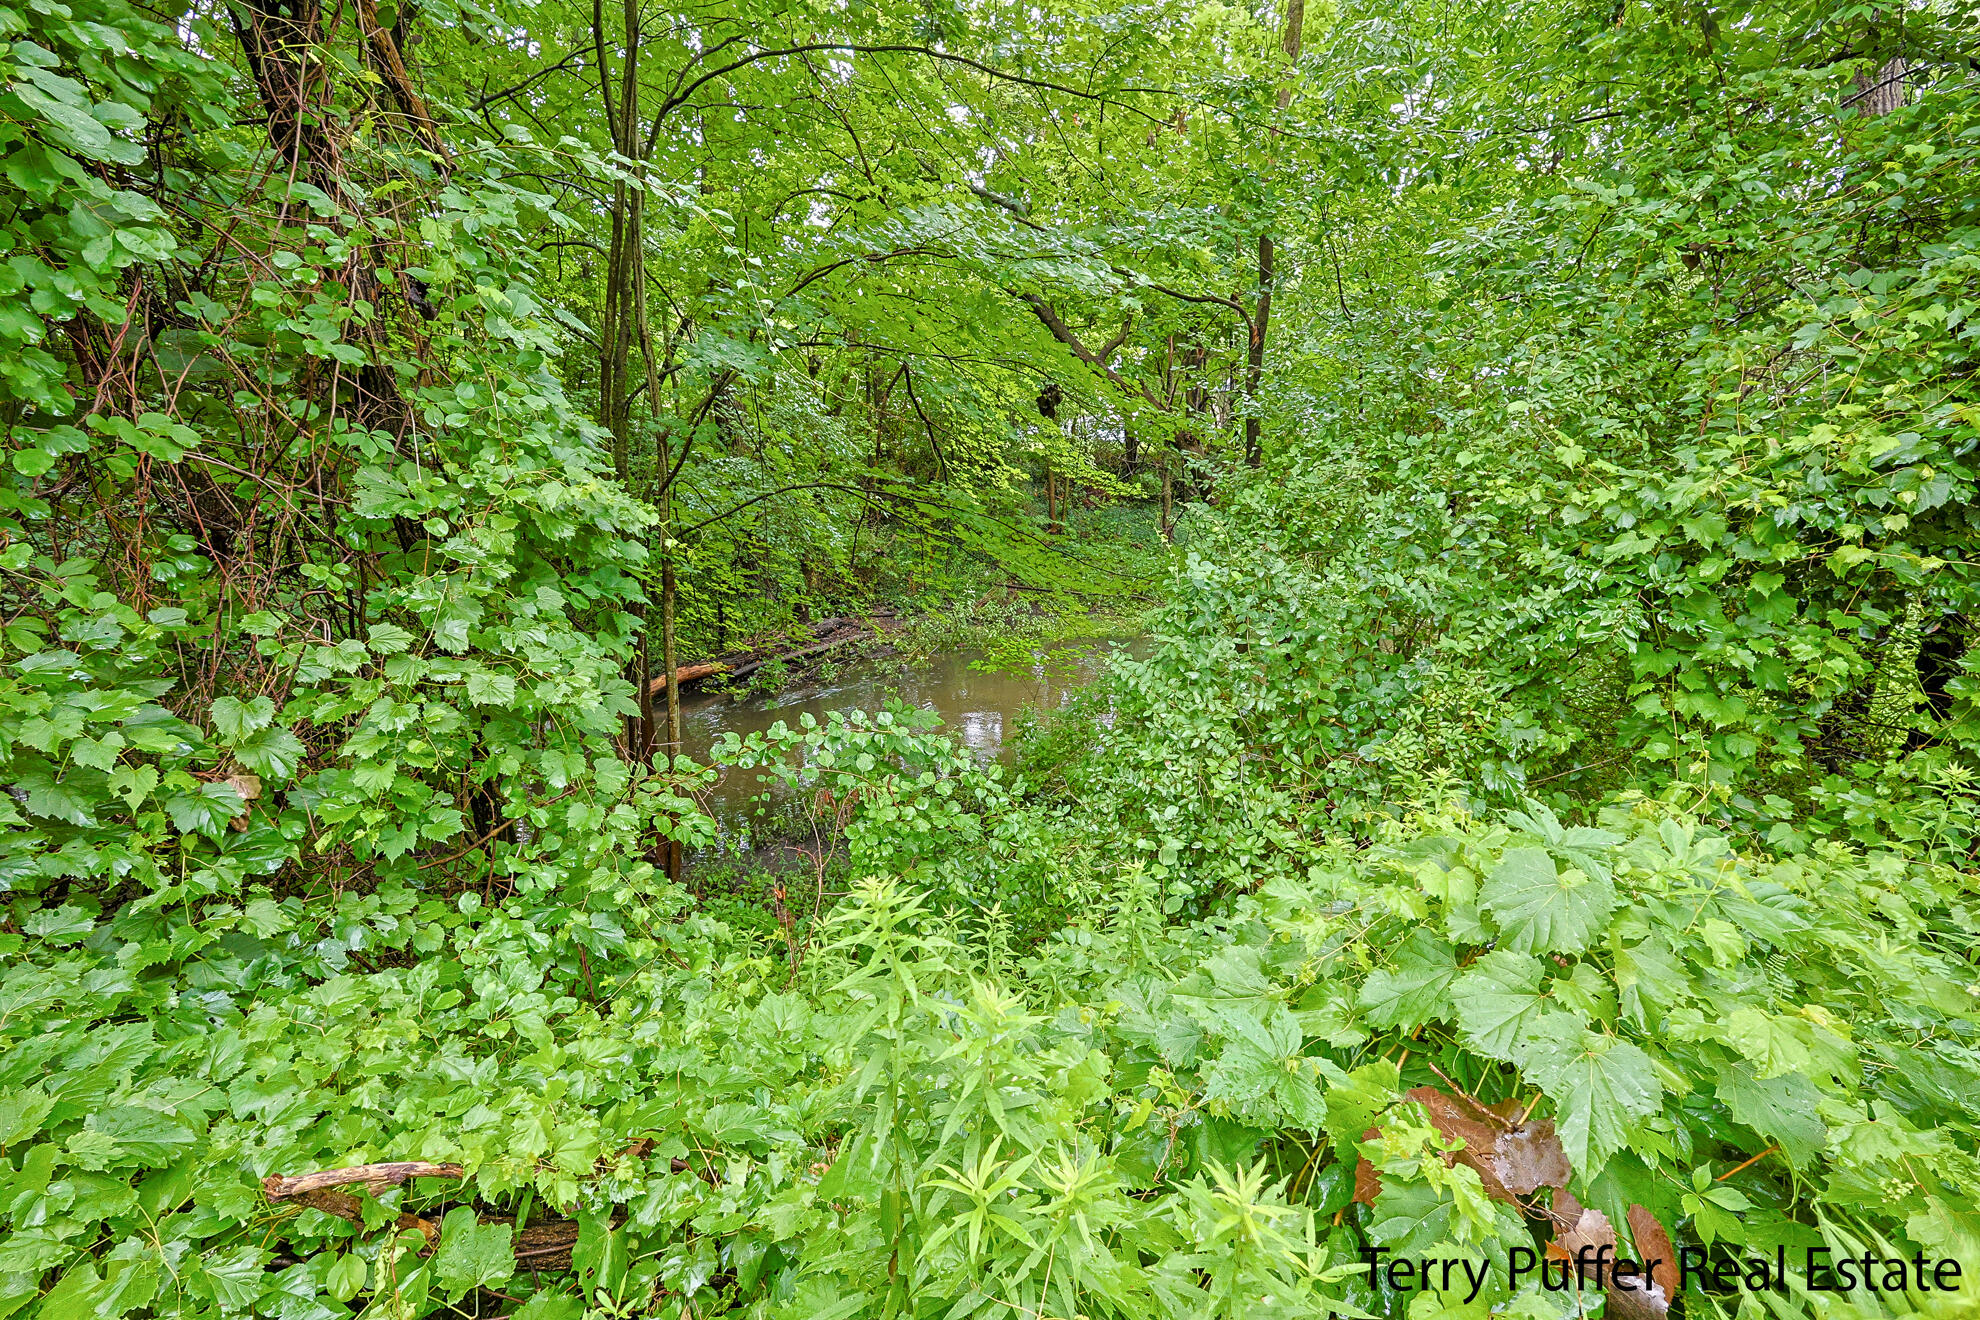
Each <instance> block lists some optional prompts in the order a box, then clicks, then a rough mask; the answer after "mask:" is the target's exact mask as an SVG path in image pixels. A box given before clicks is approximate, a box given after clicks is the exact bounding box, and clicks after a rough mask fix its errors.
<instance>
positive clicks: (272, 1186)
mask: <svg viewBox="0 0 1980 1320" xmlns="http://www.w3.org/2000/svg"><path fill="white" fill-rule="evenodd" d="M466 1176H467V1170H465V1169H463V1168H462V1167H461V1166H460V1165H458V1164H429V1163H427V1162H426V1161H425V1160H398V1161H395V1162H393V1163H390V1164H354V1165H352V1166H351V1167H350V1168H347V1169H320V1170H318V1171H317V1172H315V1173H305V1174H301V1175H299V1176H297V1177H294V1178H283V1177H279V1176H270V1177H267V1178H263V1179H262V1180H261V1187H262V1190H263V1191H265V1192H267V1193H268V1199H269V1200H271V1201H286V1200H289V1199H290V1198H292V1197H299V1196H301V1195H303V1194H304V1193H306V1192H320V1191H322V1190H323V1189H324V1188H326V1187H347V1186H349V1185H350V1184H352V1183H363V1184H364V1185H365V1187H366V1188H367V1189H368V1190H370V1191H372V1192H374V1193H376V1192H378V1191H381V1190H383V1189H384V1188H387V1187H396V1186H398V1185H399V1184H400V1183H402V1182H404V1181H406V1179H408V1178H465V1177H466Z"/></svg>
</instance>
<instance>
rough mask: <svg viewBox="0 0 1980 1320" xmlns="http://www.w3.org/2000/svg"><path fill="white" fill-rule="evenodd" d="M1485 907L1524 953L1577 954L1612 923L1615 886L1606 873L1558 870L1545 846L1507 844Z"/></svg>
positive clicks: (1488, 887) (1487, 888)
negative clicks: (1512, 845) (1510, 846)
mask: <svg viewBox="0 0 1980 1320" xmlns="http://www.w3.org/2000/svg"><path fill="white" fill-rule="evenodd" d="M1479 901H1480V905H1481V906H1483V907H1484V908H1485V909H1486V910H1487V911H1489V912H1491V913H1492V915H1493V916H1495V917H1497V918H1498V920H1499V925H1500V928H1501V929H1502V930H1503V931H1504V932H1505V936H1506V945H1507V947H1509V948H1512V949H1515V950H1517V951H1519V952H1521V953H1574V952H1578V951H1579V950H1581V949H1585V948H1587V947H1588V944H1589V942H1590V941H1591V940H1593V939H1594V938H1595V937H1596V936H1598V935H1600V934H1601V933H1602V931H1603V930H1604V929H1605V928H1606V927H1607V926H1608V924H1609V917H1610V916H1611V915H1612V914H1613V913H1614V912H1615V909H1616V887H1615V884H1614V883H1613V882H1612V881H1610V880H1609V879H1608V878H1607V877H1606V876H1599V875H1590V874H1589V873H1588V872H1586V871H1583V870H1579V869H1577V868H1572V867H1571V868H1569V869H1568V870H1566V871H1560V870H1557V869H1556V868H1555V866H1554V859H1553V857H1552V856H1551V855H1549V854H1548V852H1547V851H1546V850H1545V849H1544V848H1508V849H1507V850H1506V855H1505V856H1504V857H1502V858H1500V859H1499V864H1498V866H1497V867H1495V868H1493V871H1492V874H1491V875H1490V876H1489V877H1487V878H1486V881H1485V888H1484V890H1483V892H1482V893H1481V895H1480V899H1479Z"/></svg>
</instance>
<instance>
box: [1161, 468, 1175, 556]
mask: <svg viewBox="0 0 1980 1320" xmlns="http://www.w3.org/2000/svg"><path fill="white" fill-rule="evenodd" d="M1171 500H1172V497H1171V494H1170V485H1169V456H1168V455H1167V454H1163V455H1162V539H1163V540H1164V541H1173V540H1175V539H1176V531H1175V524H1174V522H1173V521H1171V518H1170V513H1169V510H1170V508H1171Z"/></svg>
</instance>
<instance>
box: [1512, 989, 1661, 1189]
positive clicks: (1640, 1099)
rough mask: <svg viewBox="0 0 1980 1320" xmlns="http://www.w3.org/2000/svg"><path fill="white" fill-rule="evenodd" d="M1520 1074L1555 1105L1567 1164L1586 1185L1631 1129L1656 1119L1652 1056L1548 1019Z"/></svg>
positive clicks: (1524, 1050) (1523, 1057)
mask: <svg viewBox="0 0 1980 1320" xmlns="http://www.w3.org/2000/svg"><path fill="white" fill-rule="evenodd" d="M1519 1054H1520V1059H1519V1063H1520V1069H1521V1071H1522V1072H1524V1073H1525V1074H1526V1076H1527V1078H1528V1079H1529V1080H1530V1081H1533V1082H1535V1083H1536V1084H1538V1085H1539V1087H1540V1088H1541V1089H1542V1090H1543V1091H1545V1092H1546V1093H1547V1094H1548V1095H1549V1096H1551V1097H1552V1098H1553V1101H1554V1110H1555V1116H1556V1118H1555V1122H1556V1127H1557V1129H1558V1131H1559V1133H1560V1138H1561V1146H1562V1148H1563V1149H1565V1150H1566V1151H1567V1156H1568V1160H1569V1162H1571V1163H1572V1164H1573V1165H1574V1168H1575V1172H1576V1173H1577V1174H1579V1175H1580V1176H1581V1177H1582V1178H1583V1179H1584V1180H1585V1179H1589V1178H1593V1177H1594V1176H1595V1175H1596V1174H1598V1173H1600V1172H1601V1170H1602V1165H1603V1164H1604V1163H1605V1162H1606V1161H1607V1160H1608V1158H1609V1156H1610V1155H1612V1154H1613V1153H1615V1152H1616V1151H1617V1150H1619V1149H1621V1147H1622V1145H1623V1135H1624V1133H1625V1132H1626V1131H1627V1130H1628V1128H1629V1126H1630V1124H1631V1122H1633V1121H1634V1120H1635V1119H1639V1118H1643V1117H1644V1116H1646V1115H1648V1114H1652V1113H1654V1112H1656V1110H1657V1107H1658V1105H1659V1104H1660V1103H1661V1101H1662V1099H1663V1094H1664V1086H1663V1083H1662V1082H1660V1081H1659V1080H1658V1079H1657V1070H1656V1068H1655V1067H1654V1066H1653V1065H1652V1064H1651V1062H1650V1056H1649V1055H1647V1054H1645V1053H1644V1052H1643V1051H1642V1050H1640V1049H1638V1048H1637V1047H1636V1046H1634V1045H1631V1044H1630V1043H1629V1042H1627V1041H1623V1040H1618V1039H1616V1038H1615V1037H1613V1036H1606V1035H1602V1034H1600V1033H1598V1032H1593V1031H1586V1030H1583V1028H1582V1026H1581V1024H1580V1023H1579V1022H1576V1021H1575V1020H1574V1019H1573V1018H1572V1017H1570V1016H1568V1015H1567V1014H1566V1013H1554V1014H1548V1015H1547V1016H1545V1017H1543V1018H1542V1019H1541V1020H1540V1022H1539V1023H1538V1025H1537V1026H1536V1027H1535V1028H1534V1030H1533V1034H1532V1035H1531V1037H1529V1038H1528V1040H1527V1041H1526V1042H1525V1043H1524V1044H1523V1045H1522V1046H1521V1047H1520V1050H1519Z"/></svg>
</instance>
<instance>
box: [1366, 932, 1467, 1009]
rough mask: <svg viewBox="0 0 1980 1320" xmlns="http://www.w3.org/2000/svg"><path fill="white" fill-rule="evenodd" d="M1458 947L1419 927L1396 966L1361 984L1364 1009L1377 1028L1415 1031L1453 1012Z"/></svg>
mask: <svg viewBox="0 0 1980 1320" xmlns="http://www.w3.org/2000/svg"><path fill="white" fill-rule="evenodd" d="M1457 974H1458V969H1457V950H1456V949H1454V948H1452V947H1451V946H1450V945H1449V944H1448V943H1446V942H1445V941H1443V940H1441V939H1439V938H1437V936H1435V935H1433V934H1432V933H1430V932H1429V931H1428V930H1422V929H1419V930H1418V931H1417V932H1416V933H1415V934H1414V935H1412V936H1410V938H1409V941H1408V942H1407V943H1406V944H1404V945H1403V946H1402V948H1401V949H1399V950H1397V951H1396V965H1395V966H1394V967H1393V968H1391V969H1387V970H1384V971H1379V972H1376V973H1374V974H1373V975H1371V976H1370V977H1369V978H1368V980H1367V981H1366V982H1365V983H1364V984H1363V985H1362V987H1361V1009H1362V1012H1363V1013H1364V1014H1365V1015H1366V1016H1367V1019H1368V1022H1369V1024H1370V1025H1372V1026H1377V1027H1400V1028H1402V1029H1403V1030H1406V1031H1407V1030H1414V1029H1415V1028H1417V1027H1420V1026H1422V1025H1423V1024H1424V1023H1426V1022H1431V1021H1434V1020H1437V1019H1440V1018H1448V1017H1449V1016H1450V1015H1451V997H1450V989H1451V983H1452V982H1453V981H1455V980H1456V979H1457Z"/></svg>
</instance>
